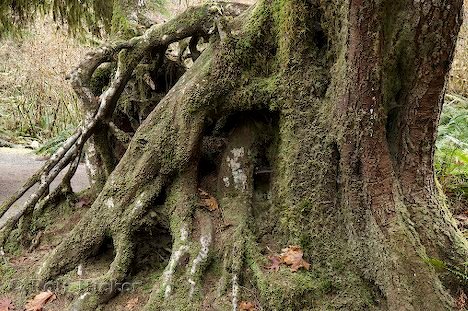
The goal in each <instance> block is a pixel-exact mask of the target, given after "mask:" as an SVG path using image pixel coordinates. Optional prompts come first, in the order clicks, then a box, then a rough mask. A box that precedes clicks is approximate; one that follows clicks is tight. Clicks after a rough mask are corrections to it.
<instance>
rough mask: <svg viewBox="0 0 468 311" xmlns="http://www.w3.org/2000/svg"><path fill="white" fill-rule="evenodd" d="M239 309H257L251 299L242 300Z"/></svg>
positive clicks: (246, 310) (243, 310) (241, 310)
mask: <svg viewBox="0 0 468 311" xmlns="http://www.w3.org/2000/svg"><path fill="white" fill-rule="evenodd" d="M239 311H257V308H255V304H254V303H253V302H250V301H241V303H240V304H239Z"/></svg>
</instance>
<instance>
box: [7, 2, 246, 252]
mask: <svg viewBox="0 0 468 311" xmlns="http://www.w3.org/2000/svg"><path fill="white" fill-rule="evenodd" d="M245 8H246V6H245V5H242V4H235V3H216V4H211V3H207V4H205V5H203V6H200V7H194V8H191V9H189V10H187V11H186V12H184V13H183V14H181V15H179V16H178V17H176V18H175V19H173V20H171V21H170V22H168V23H165V24H161V25H155V26H153V27H151V28H150V29H148V30H147V31H146V32H145V34H144V35H142V36H140V37H135V38H132V39H130V40H128V41H125V42H121V43H117V44H115V45H113V46H105V47H102V48H100V49H98V50H97V51H94V52H92V53H89V54H88V55H87V56H86V59H85V61H83V62H82V63H81V64H80V65H79V66H78V67H77V68H76V69H75V70H74V71H73V72H72V73H71V74H70V77H69V78H70V79H71V81H72V85H73V87H74V89H75V91H76V92H77V94H78V95H79V97H80V99H81V100H82V101H83V103H84V106H85V107H86V111H87V113H86V117H85V119H84V121H83V126H82V127H80V128H78V129H77V131H76V133H75V134H74V135H73V136H72V137H70V138H69V139H68V140H67V141H66V142H65V143H64V144H63V145H62V147H61V148H59V150H57V151H56V152H55V153H54V154H53V155H52V156H51V158H50V159H49V160H48V161H47V162H46V164H45V165H44V167H43V168H42V169H41V170H39V171H38V172H37V173H36V174H35V175H33V176H32V177H31V178H30V179H29V180H28V181H27V182H26V183H25V185H24V186H23V187H22V188H21V189H20V190H19V191H18V192H17V193H15V194H14V195H13V196H12V197H11V198H10V199H9V200H7V201H6V202H5V203H4V204H2V206H1V208H0V217H1V216H3V215H4V214H5V213H6V212H7V211H8V209H10V208H12V206H13V204H14V203H15V202H16V201H17V200H18V199H19V198H21V197H22V196H23V195H24V194H25V193H26V191H27V190H28V189H30V188H31V187H32V186H34V185H35V184H37V183H39V187H38V189H37V190H35V191H34V193H33V194H32V195H31V196H30V197H29V199H28V200H27V201H26V202H25V203H24V204H23V205H22V206H21V207H20V208H19V209H17V210H16V211H15V213H14V216H13V217H12V218H11V219H10V221H9V222H8V225H6V223H5V224H3V225H1V226H0V230H1V235H2V237H5V238H4V239H2V240H0V242H2V243H4V242H5V241H6V238H7V237H8V236H9V234H10V232H11V230H13V229H14V228H15V227H16V225H17V223H18V221H19V220H20V219H21V218H24V219H25V221H24V222H23V223H24V226H23V227H22V231H23V232H24V233H28V230H29V225H30V223H31V215H32V214H33V210H34V207H35V206H36V204H38V202H39V201H40V200H41V199H42V198H43V197H44V196H45V195H47V193H48V191H49V187H50V184H51V183H52V181H53V180H55V179H56V178H57V176H58V174H59V173H60V172H61V171H62V170H63V169H64V168H65V167H67V166H68V165H69V164H71V167H70V169H69V171H68V173H67V174H66V175H65V177H64V179H63V183H62V184H63V185H66V184H67V183H69V179H70V178H71V177H73V174H74V173H75V171H76V167H75V164H76V165H77V161H79V158H80V157H81V153H82V151H83V148H84V146H85V144H86V142H87V141H88V140H89V139H90V138H91V137H92V136H93V134H96V131H98V130H99V127H100V126H101V125H107V124H108V122H109V121H110V120H111V116H112V113H113V111H114V110H115V107H116V104H117V101H118V99H119V97H120V96H121V94H122V92H123V90H124V89H125V86H126V84H127V83H128V81H129V80H130V79H131V77H132V74H133V71H134V69H135V68H136V67H137V66H138V64H139V63H140V61H141V59H142V58H143V57H145V56H146V55H147V54H148V53H149V52H150V51H152V50H160V51H162V52H161V53H162V54H164V52H165V51H166V49H167V47H168V46H169V44H171V43H173V42H177V41H179V40H182V39H185V38H187V37H193V36H207V35H208V34H210V33H212V31H211V30H212V27H213V25H214V22H215V19H216V18H217V16H218V15H219V14H223V15H224V16H236V15H239V14H240V13H241V12H242V11H243V10H244V9H245ZM114 58H117V70H116V72H115V75H114V76H113V77H112V80H111V82H110V84H109V87H108V88H107V90H106V91H104V92H103V94H101V95H100V96H99V97H96V96H95V95H94V94H93V92H92V91H91V88H90V80H91V77H92V75H93V73H94V72H95V71H96V69H97V68H98V67H99V66H100V65H101V64H103V63H106V62H109V61H112V60H113V59H114ZM96 169H97V168H96ZM94 173H95V172H93V171H92V172H91V177H92V180H95V179H94V178H93V174H94ZM106 174H107V175H108V174H110V172H107V173H106ZM106 178H107V176H106ZM24 216H25V217H24ZM24 240H25V243H27V240H28V239H27V234H26V236H25V239H24ZM2 245H3V244H2ZM0 246H1V245H0Z"/></svg>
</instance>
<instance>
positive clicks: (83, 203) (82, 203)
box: [75, 197, 93, 208]
mask: <svg viewBox="0 0 468 311" xmlns="http://www.w3.org/2000/svg"><path fill="white" fill-rule="evenodd" d="M91 203H93V202H92V201H91V198H89V197H82V198H80V199H79V200H78V202H76V203H75V206H76V207H77V208H84V207H90V206H91Z"/></svg>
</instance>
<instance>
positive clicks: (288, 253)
mask: <svg viewBox="0 0 468 311" xmlns="http://www.w3.org/2000/svg"><path fill="white" fill-rule="evenodd" d="M302 256H304V252H303V251H302V249H301V247H300V246H297V245H289V247H287V248H283V249H282V253H281V260H282V262H284V263H285V264H286V265H288V266H291V267H290V268H291V272H297V270H299V269H300V268H304V269H306V270H309V268H310V264H309V263H308V262H307V261H305V260H304V259H303V258H302Z"/></svg>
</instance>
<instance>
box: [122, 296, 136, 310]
mask: <svg viewBox="0 0 468 311" xmlns="http://www.w3.org/2000/svg"><path fill="white" fill-rule="evenodd" d="M138 300H139V299H138V297H136V298H132V299H130V300H129V301H127V305H126V306H125V309H127V310H136V307H137V306H138V302H139V301H138Z"/></svg>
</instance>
